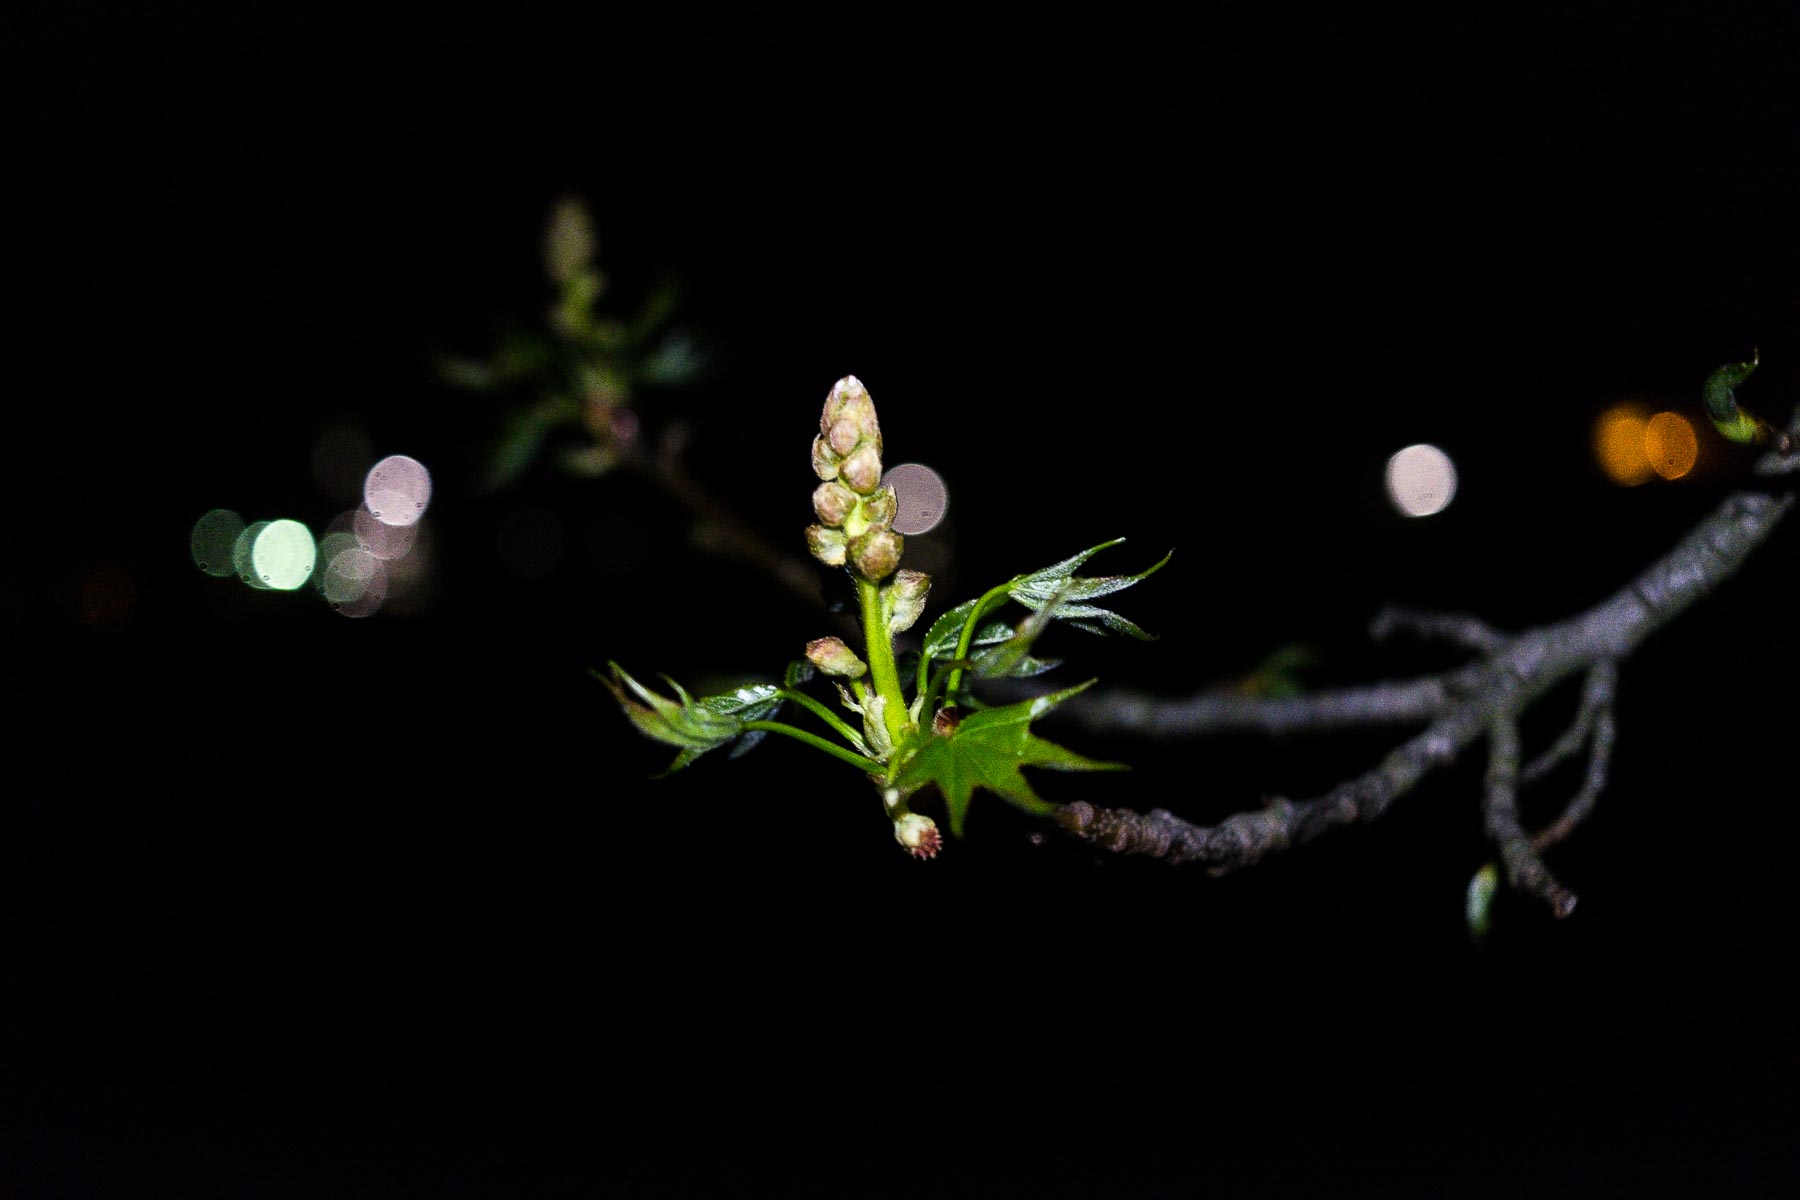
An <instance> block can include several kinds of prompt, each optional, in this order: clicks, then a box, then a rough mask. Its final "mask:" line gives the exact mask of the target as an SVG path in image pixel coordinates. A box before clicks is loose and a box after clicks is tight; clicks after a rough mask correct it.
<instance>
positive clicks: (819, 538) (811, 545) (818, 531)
mask: <svg viewBox="0 0 1800 1200" xmlns="http://www.w3.org/2000/svg"><path fill="white" fill-rule="evenodd" d="M806 548H807V549H808V550H810V551H812V556H813V557H814V558H816V559H818V560H819V561H820V562H822V563H824V564H825V565H826V566H828V567H841V566H843V565H844V560H845V553H846V551H847V550H848V548H849V546H848V539H846V538H845V537H844V535H843V533H842V531H840V530H836V529H827V528H825V527H824V526H823V525H808V526H807V527H806Z"/></svg>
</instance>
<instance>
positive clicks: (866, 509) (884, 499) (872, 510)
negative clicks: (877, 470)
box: [863, 487, 900, 529]
mask: <svg viewBox="0 0 1800 1200" xmlns="http://www.w3.org/2000/svg"><path fill="white" fill-rule="evenodd" d="M899 507H900V500H899V497H897V496H896V495H894V489H893V488H891V487H884V488H880V489H878V490H877V491H876V493H875V494H874V495H873V496H870V497H869V498H868V499H867V500H865V501H863V516H865V517H867V518H868V519H869V524H870V525H872V526H874V527H875V528H876V529H886V528H888V527H889V526H890V525H892V524H893V523H894V513H895V512H896V511H897V510H898V509H899Z"/></svg>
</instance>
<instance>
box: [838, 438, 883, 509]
mask: <svg viewBox="0 0 1800 1200" xmlns="http://www.w3.org/2000/svg"><path fill="white" fill-rule="evenodd" d="M838 478H839V479H842V480H843V481H844V484H845V486H847V487H848V488H849V489H850V490H851V491H853V492H855V493H857V494H858V495H861V496H867V495H868V494H869V493H871V492H873V491H874V490H875V489H876V488H878V487H880V486H881V451H880V450H877V449H876V448H875V446H874V445H873V444H872V443H869V442H864V443H863V444H862V445H860V446H858V447H857V448H856V453H854V454H852V455H851V456H850V457H849V458H846V459H845V460H844V461H843V462H841V463H839V464H838Z"/></svg>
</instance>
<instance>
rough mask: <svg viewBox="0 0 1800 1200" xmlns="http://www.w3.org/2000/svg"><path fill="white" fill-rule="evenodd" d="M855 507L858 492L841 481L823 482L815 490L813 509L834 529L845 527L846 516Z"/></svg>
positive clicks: (820, 518)
mask: <svg viewBox="0 0 1800 1200" xmlns="http://www.w3.org/2000/svg"><path fill="white" fill-rule="evenodd" d="M855 507H856V493H855V492H853V491H851V490H850V489H849V488H847V487H845V486H844V485H843V484H841V483H821V484H820V485H819V486H818V487H817V488H815V489H814V490H813V511H814V512H816V513H818V514H819V520H821V521H823V522H824V523H825V524H827V525H829V526H831V527H832V528H833V529H841V528H843V525H844V518H846V517H848V516H849V515H850V510H851V509H853V508H855Z"/></svg>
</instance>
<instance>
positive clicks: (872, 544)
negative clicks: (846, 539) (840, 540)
mask: <svg viewBox="0 0 1800 1200" xmlns="http://www.w3.org/2000/svg"><path fill="white" fill-rule="evenodd" d="M905 545H906V543H905V542H903V541H902V540H901V538H900V535H899V534H897V533H895V532H894V531H893V530H891V529H871V530H869V531H868V532H867V533H864V534H862V535H860V536H858V537H856V538H853V539H852V540H851V542H850V565H851V566H852V567H854V568H855V569H856V573H857V574H858V575H861V576H862V577H863V578H864V579H867V580H869V581H870V582H874V583H878V582H880V581H881V580H883V579H886V578H887V577H888V576H889V575H892V574H893V573H894V568H896V567H898V566H899V565H900V552H901V551H902V550H903V549H904V548H905Z"/></svg>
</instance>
